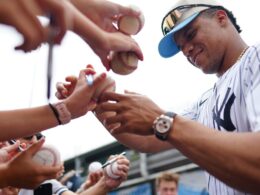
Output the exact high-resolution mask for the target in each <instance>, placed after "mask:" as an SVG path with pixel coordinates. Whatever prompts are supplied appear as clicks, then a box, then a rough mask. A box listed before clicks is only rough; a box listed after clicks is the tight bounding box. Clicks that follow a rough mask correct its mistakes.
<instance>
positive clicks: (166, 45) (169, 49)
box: [158, 12, 199, 58]
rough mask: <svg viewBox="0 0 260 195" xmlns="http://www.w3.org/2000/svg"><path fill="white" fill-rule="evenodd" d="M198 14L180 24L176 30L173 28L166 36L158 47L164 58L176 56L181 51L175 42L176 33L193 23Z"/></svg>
mask: <svg viewBox="0 0 260 195" xmlns="http://www.w3.org/2000/svg"><path fill="white" fill-rule="evenodd" d="M198 15H199V12H198V13H195V14H193V15H192V16H190V17H188V18H186V19H185V20H184V21H182V22H181V23H180V24H178V25H177V26H176V27H175V28H173V29H172V30H171V31H170V32H169V33H168V34H167V35H165V36H164V37H163V38H162V39H161V41H160V43H159V46H158V49H159V53H160V55H161V56H162V57H164V58H169V57H171V56H174V55H175V54H177V53H178V52H179V51H180V50H179V48H178V47H177V45H176V43H175V41H174V38H173V36H174V33H176V32H177V31H179V30H181V29H182V28H184V27H185V26H186V25H188V24H189V23H190V22H192V21H193V20H194V19H195V18H196V17H197V16H198Z"/></svg>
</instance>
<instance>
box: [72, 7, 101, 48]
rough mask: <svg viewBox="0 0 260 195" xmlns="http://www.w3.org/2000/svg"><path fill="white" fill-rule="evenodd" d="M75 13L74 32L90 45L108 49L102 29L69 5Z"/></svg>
mask: <svg viewBox="0 0 260 195" xmlns="http://www.w3.org/2000/svg"><path fill="white" fill-rule="evenodd" d="M69 6H70V9H71V10H72V12H73V29H72V31H73V32H75V33H76V34H78V35H80V36H81V37H82V38H84V40H85V41H86V42H87V43H88V44H89V45H93V44H95V45H100V46H102V47H104V48H105V47H106V37H105V35H104V32H103V30H102V29H101V28H99V27H98V26H97V25H96V24H94V23H93V22H92V21H91V20H90V19H88V18H87V17H86V16H85V15H84V14H83V13H81V12H80V11H79V10H77V8H75V7H74V6H73V5H69Z"/></svg>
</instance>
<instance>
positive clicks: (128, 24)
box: [118, 5, 145, 35]
mask: <svg viewBox="0 0 260 195" xmlns="http://www.w3.org/2000/svg"><path fill="white" fill-rule="evenodd" d="M129 7H131V9H133V10H136V11H139V12H140V15H139V16H129V15H123V16H121V17H120V18H119V20H118V29H119V30H120V31H121V32H123V33H125V34H128V35H136V34H137V33H139V32H140V31H141V29H142V28H143V26H144V20H145V19H144V15H143V13H142V12H141V10H140V9H139V8H138V7H137V6H135V5H130V6H129Z"/></svg>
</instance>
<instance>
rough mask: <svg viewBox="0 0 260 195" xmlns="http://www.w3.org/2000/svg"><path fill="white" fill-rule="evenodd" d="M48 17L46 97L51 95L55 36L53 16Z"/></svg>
mask: <svg viewBox="0 0 260 195" xmlns="http://www.w3.org/2000/svg"><path fill="white" fill-rule="evenodd" d="M49 19H50V32H49V37H48V39H49V40H48V43H49V49H48V62H47V98H48V99H49V98H50V96H51V79H52V63H53V39H54V36H55V29H54V27H53V25H54V18H53V16H52V15H50V16H49Z"/></svg>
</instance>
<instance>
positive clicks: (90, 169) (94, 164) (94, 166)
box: [88, 161, 102, 173]
mask: <svg viewBox="0 0 260 195" xmlns="http://www.w3.org/2000/svg"><path fill="white" fill-rule="evenodd" d="M101 168H102V164H101V163H100V162H98V161H95V162H92V163H90V164H89V166H88V172H89V173H93V172H96V171H97V170H99V169H101Z"/></svg>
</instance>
